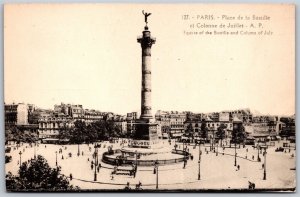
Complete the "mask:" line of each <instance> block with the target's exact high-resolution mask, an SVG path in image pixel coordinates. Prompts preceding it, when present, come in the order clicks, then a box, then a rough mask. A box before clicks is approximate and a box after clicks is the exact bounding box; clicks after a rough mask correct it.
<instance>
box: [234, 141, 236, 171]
mask: <svg viewBox="0 0 300 197" xmlns="http://www.w3.org/2000/svg"><path fill="white" fill-rule="evenodd" d="M234 166H236V139H235V140H234Z"/></svg>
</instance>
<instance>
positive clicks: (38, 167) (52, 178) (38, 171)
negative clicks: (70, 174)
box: [6, 155, 79, 191]
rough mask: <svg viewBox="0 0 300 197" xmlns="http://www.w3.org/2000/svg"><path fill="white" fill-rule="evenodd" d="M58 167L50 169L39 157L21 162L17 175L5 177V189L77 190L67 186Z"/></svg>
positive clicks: (65, 178) (66, 180) (66, 179)
mask: <svg viewBox="0 0 300 197" xmlns="http://www.w3.org/2000/svg"><path fill="white" fill-rule="evenodd" d="M60 171H61V169H60V167H57V168H50V166H49V164H48V163H47V161H46V160H45V159H44V157H42V156H41V155H38V156H37V159H33V160H30V161H29V162H23V163H22V165H21V167H20V169H19V172H18V175H17V176H14V175H12V174H11V173H10V172H8V174H7V175H6V188H7V190H9V191H70V190H78V189H79V188H78V187H73V186H72V185H70V184H69V181H68V178H67V177H66V176H65V175H63V174H60Z"/></svg>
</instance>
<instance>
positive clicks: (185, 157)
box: [102, 150, 190, 166]
mask: <svg viewBox="0 0 300 197" xmlns="http://www.w3.org/2000/svg"><path fill="white" fill-rule="evenodd" d="M115 153H120V150H115V151H113V153H108V152H104V153H103V155H102V162H104V163H107V164H110V165H133V164H135V163H137V165H138V166H153V165H154V162H156V161H157V162H158V165H170V164H176V163H180V162H183V161H184V160H188V159H189V156H190V154H189V153H188V152H186V151H182V150H172V153H173V154H179V155H182V157H181V158H176V159H164V160H162V159H160V160H141V159H138V160H135V159H119V158H112V157H110V156H111V155H113V154H115Z"/></svg>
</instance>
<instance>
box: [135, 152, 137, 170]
mask: <svg viewBox="0 0 300 197" xmlns="http://www.w3.org/2000/svg"><path fill="white" fill-rule="evenodd" d="M135 165H136V166H137V150H135Z"/></svg>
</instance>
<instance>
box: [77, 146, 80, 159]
mask: <svg viewBox="0 0 300 197" xmlns="http://www.w3.org/2000/svg"><path fill="white" fill-rule="evenodd" d="M79 155H80V149H79V143H78V152H77V156H78V157H79Z"/></svg>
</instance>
